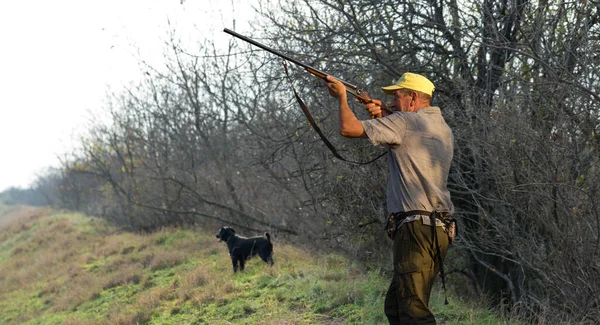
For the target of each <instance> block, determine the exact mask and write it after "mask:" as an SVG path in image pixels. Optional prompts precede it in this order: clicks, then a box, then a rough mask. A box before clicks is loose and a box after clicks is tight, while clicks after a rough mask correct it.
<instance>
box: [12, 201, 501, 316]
mask: <svg viewBox="0 0 600 325" xmlns="http://www.w3.org/2000/svg"><path fill="white" fill-rule="evenodd" d="M5 213H13V214H14V213H20V214H21V215H18V216H14V215H11V216H9V218H10V219H11V220H12V222H10V223H5V224H4V225H3V226H2V227H0V323H1V324H67V325H78V324H386V323H387V322H386V320H385V316H384V314H383V299H384V295H385V290H386V289H387V285H388V279H386V278H383V277H382V276H381V275H380V274H378V273H375V272H370V273H369V272H364V271H362V270H361V269H359V268H358V266H356V265H354V264H353V263H351V262H349V261H348V260H347V259H346V258H343V257H341V256H338V255H332V254H321V253H314V252H311V253H309V252H307V251H304V250H301V249H297V248H294V247H291V246H286V245H282V244H281V243H276V246H275V255H274V257H275V265H274V266H273V267H268V266H267V265H266V264H264V263H262V261H260V260H259V259H253V260H250V262H249V263H248V264H247V267H246V271H245V272H243V273H238V274H234V273H233V272H232V268H231V263H230V260H229V256H228V254H227V250H226V248H225V247H224V246H223V245H222V244H217V243H216V240H215V238H214V235H213V234H212V232H210V231H208V232H206V233H205V232H202V231H197V230H196V231H194V230H185V229H174V228H173V229H164V230H161V231H158V232H155V233H151V234H143V235H142V234H132V233H127V232H122V231H119V230H118V229H116V228H114V227H112V226H110V225H109V224H107V223H106V222H104V221H103V220H100V219H96V218H91V217H87V216H84V215H80V214H75V213H56V212H52V211H50V210H42V209H36V210H31V209H25V210H22V211H21V212H19V211H18V210H10V211H9V212H5ZM443 299H444V298H443V293H441V292H440V291H439V290H436V291H435V292H434V294H433V296H432V309H433V310H434V313H435V314H436V315H437V318H438V320H440V321H443V322H445V324H509V323H508V322H505V321H503V320H501V319H500V318H499V317H498V316H496V315H494V314H493V313H492V312H490V311H488V310H487V309H484V308H478V307H476V306H474V305H472V304H469V303H467V302H464V301H462V300H460V299H459V298H456V297H451V300H452V302H451V304H450V305H444V304H443Z"/></svg>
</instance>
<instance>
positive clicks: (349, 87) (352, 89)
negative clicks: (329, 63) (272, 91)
mask: <svg viewBox="0 0 600 325" xmlns="http://www.w3.org/2000/svg"><path fill="white" fill-rule="evenodd" d="M223 31H224V32H225V33H227V34H230V35H233V36H235V37H237V38H239V39H241V40H243V41H246V42H248V43H250V44H252V45H255V46H258V47H260V48H261V49H263V50H265V51H267V52H270V53H273V54H275V55H277V56H279V57H281V58H283V59H285V60H287V61H289V62H292V63H294V64H296V65H299V66H301V67H303V68H304V69H306V71H308V72H310V73H312V74H314V75H315V76H317V77H319V78H321V79H323V80H326V78H327V76H328V74H327V73H325V72H323V71H320V70H317V69H315V68H313V67H311V66H309V65H307V64H304V63H302V62H300V61H298V60H296V59H293V58H291V57H289V56H287V55H285V54H282V53H279V52H277V51H275V50H274V49H272V48H270V47H268V46H266V45H263V44H261V43H259V42H257V41H255V40H253V39H250V38H248V37H246V36H244V35H240V34H238V33H236V32H234V31H232V30H231V29H228V28H225V29H223ZM336 79H337V80H339V81H340V82H341V83H343V84H344V86H346V92H348V93H350V94H351V95H353V96H354V97H356V98H357V99H358V100H359V101H360V102H362V103H363V104H368V103H370V102H372V100H371V98H370V97H369V94H367V93H366V92H365V91H364V90H362V89H360V88H358V86H356V85H353V84H351V83H349V82H346V81H343V80H340V79H338V78H336Z"/></svg>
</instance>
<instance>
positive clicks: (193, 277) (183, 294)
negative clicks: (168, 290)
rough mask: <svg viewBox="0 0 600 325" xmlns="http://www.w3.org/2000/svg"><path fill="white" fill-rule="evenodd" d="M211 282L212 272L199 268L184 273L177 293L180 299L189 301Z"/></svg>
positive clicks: (202, 267)
mask: <svg viewBox="0 0 600 325" xmlns="http://www.w3.org/2000/svg"><path fill="white" fill-rule="evenodd" d="M209 281H210V271H209V270H208V269H207V268H206V267H204V266H201V265H199V266H197V267H196V268H195V269H194V270H192V271H189V272H186V273H184V274H183V275H182V276H181V281H179V288H178V289H177V293H178V296H179V298H180V299H182V300H188V299H190V298H192V297H193V295H194V293H195V292H196V291H199V290H203V289H202V288H198V287H203V286H205V285H206V284H207V283H208V282H209Z"/></svg>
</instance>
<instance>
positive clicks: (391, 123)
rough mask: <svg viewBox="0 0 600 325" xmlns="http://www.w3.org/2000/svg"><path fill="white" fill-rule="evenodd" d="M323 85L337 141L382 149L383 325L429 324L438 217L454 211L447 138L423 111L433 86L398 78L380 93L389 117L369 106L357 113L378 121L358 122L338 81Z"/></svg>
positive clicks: (439, 250)
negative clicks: (386, 222)
mask: <svg viewBox="0 0 600 325" xmlns="http://www.w3.org/2000/svg"><path fill="white" fill-rule="evenodd" d="M327 87H328V88H329V93H330V94H331V95H332V96H333V97H335V98H337V99H338V100H339V128H340V133H341V135H342V136H344V137H349V138H369V140H370V141H371V142H372V143H373V144H374V145H386V146H387V148H388V150H389V154H388V183H387V191H386V195H387V210H388V213H389V215H390V216H391V217H390V222H391V228H390V229H391V230H392V231H390V235H391V236H390V237H391V238H392V239H393V241H394V243H393V255H394V257H393V261H394V276H393V278H392V283H391V284H390V286H389V288H388V291H387V294H386V298H385V314H386V316H387V317H388V320H389V322H390V324H435V318H434V316H433V314H432V313H431V310H430V309H429V307H428V305H429V296H430V293H431V288H432V285H433V280H434V279H435V277H436V276H437V274H438V273H439V271H440V266H441V263H442V260H443V258H444V257H445V256H446V252H447V250H448V245H449V242H450V238H449V235H448V234H447V232H448V229H446V227H445V223H444V222H443V221H444V220H446V219H444V218H440V216H445V217H447V216H449V215H451V214H452V212H453V210H454V207H453V205H452V202H451V200H450V194H449V192H448V189H447V188H446V184H447V178H448V172H449V169H450V163H451V161H452V154H453V135H452V131H451V130H450V128H449V127H448V125H447V124H446V122H445V121H444V118H443V117H442V115H441V112H440V109H439V107H432V106H430V105H431V96H432V95H433V91H434V90H435V87H434V85H433V83H431V81H429V80H428V79H427V78H425V77H424V76H421V75H418V74H414V73H405V74H403V75H402V77H401V78H400V80H399V81H398V82H397V83H396V84H394V85H392V86H388V87H383V88H382V90H383V92H384V93H386V94H389V95H393V96H394V99H393V102H392V105H391V109H392V111H390V110H388V109H387V108H386V106H385V104H384V103H383V102H381V101H379V100H373V101H372V102H371V103H369V104H366V105H365V108H366V109H367V110H368V111H369V113H370V114H371V116H383V117H382V118H376V119H371V120H364V121H360V120H358V119H357V118H356V116H355V115H354V113H353V112H352V110H351V109H350V107H349V105H348V100H347V97H346V89H345V87H344V85H343V84H342V83H340V82H339V81H337V80H336V79H335V78H333V77H331V76H329V77H327ZM379 114H381V115H379ZM434 211H435V212H436V213H435V214H432V212H434ZM434 217H436V218H434ZM432 224H435V225H436V226H432ZM434 234H435V235H434ZM436 237H437V238H436Z"/></svg>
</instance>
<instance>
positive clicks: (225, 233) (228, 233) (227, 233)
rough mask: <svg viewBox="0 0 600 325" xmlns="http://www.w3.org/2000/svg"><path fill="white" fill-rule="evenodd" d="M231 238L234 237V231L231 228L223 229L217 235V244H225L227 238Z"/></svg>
mask: <svg viewBox="0 0 600 325" xmlns="http://www.w3.org/2000/svg"><path fill="white" fill-rule="evenodd" d="M233 236H235V230H233V228H231V227H223V228H221V229H220V230H219V232H218V233H217V242H220V241H221V240H223V241H225V242H227V241H228V240H229V238H231V237H233Z"/></svg>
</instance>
